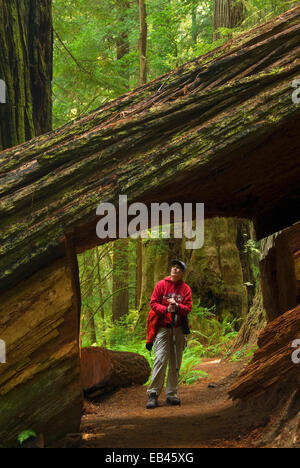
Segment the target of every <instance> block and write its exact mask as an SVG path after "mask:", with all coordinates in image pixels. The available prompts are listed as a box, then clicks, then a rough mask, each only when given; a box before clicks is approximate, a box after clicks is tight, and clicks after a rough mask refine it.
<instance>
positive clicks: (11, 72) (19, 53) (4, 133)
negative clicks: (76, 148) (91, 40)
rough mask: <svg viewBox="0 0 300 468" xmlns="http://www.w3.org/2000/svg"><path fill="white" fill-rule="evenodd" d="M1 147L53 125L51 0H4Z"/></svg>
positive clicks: (0, 63)
mask: <svg viewBox="0 0 300 468" xmlns="http://www.w3.org/2000/svg"><path fill="white" fill-rule="evenodd" d="M0 18H1V21H0V78H1V79H3V80H4V81H5V83H6V93H7V96H6V103H5V104H0V122H1V126H0V149H1V148H10V147H12V146H15V145H17V144H19V143H22V142H24V141H25V140H29V139H31V138H33V137H34V136H37V135H41V134H42V133H45V132H48V131H49V130H51V128H52V127H51V126H52V100H51V80H52V16H51V0H43V1H39V0H10V1H9V2H8V1H6V0H0Z"/></svg>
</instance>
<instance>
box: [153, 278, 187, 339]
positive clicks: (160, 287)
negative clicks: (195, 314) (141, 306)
mask: <svg viewBox="0 0 300 468" xmlns="http://www.w3.org/2000/svg"><path fill="white" fill-rule="evenodd" d="M166 297H170V298H171V297H174V299H175V301H176V302H177V303H178V308H177V314H178V319H177V324H176V327H180V326H181V325H182V321H181V317H182V316H185V317H187V315H188V313H189V312H190V311H191V308H192V291H191V288H190V287H189V286H188V285H187V284H186V283H184V282H183V281H178V282H177V283H175V282H174V281H172V280H171V277H170V276H167V277H166V278H164V279H163V280H161V281H159V282H158V283H157V285H156V286H155V288H154V291H153V294H152V297H151V300H150V307H151V310H150V312H149V315H148V321H147V343H150V342H152V341H154V339H155V336H156V333H157V330H158V328H159V327H166V326H167V325H168V324H171V323H172V315H171V312H168V311H167V307H168V302H167V300H166V299H165V298H166Z"/></svg>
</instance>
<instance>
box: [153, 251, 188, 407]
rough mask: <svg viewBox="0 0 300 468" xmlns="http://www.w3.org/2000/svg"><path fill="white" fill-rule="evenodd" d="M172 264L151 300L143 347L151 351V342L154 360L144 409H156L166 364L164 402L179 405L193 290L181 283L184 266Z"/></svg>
mask: <svg viewBox="0 0 300 468" xmlns="http://www.w3.org/2000/svg"><path fill="white" fill-rule="evenodd" d="M171 264H172V268H171V275H170V276H168V277H166V278H164V279H163V280H161V281H159V282H158V283H157V285H156V286H155V288H154V291H153V294H152V297H151V301H150V306H151V311H150V312H149V317H148V329H147V331H148V337H147V343H146V348H147V349H149V350H151V348H152V345H153V342H154V353H155V361H154V365H153V371H152V379H151V383H150V386H149V388H148V390H147V394H148V398H149V401H148V403H147V405H146V408H147V409H152V408H156V407H157V406H158V397H159V395H160V393H161V391H162V388H163V384H164V380H165V375H166V368H167V364H168V362H169V371H168V379H167V387H166V403H167V404H168V405H180V403H181V402H180V399H179V398H178V396H177V392H178V382H179V369H180V366H181V359H182V353H183V349H184V343H185V339H184V335H185V334H188V333H189V328H188V323H187V315H188V314H189V312H190V311H191V308H192V291H191V288H190V287H189V286H188V285H187V284H186V283H184V281H183V276H184V273H185V271H186V268H187V267H186V265H185V263H183V262H182V261H181V260H177V259H176V260H172V262H171Z"/></svg>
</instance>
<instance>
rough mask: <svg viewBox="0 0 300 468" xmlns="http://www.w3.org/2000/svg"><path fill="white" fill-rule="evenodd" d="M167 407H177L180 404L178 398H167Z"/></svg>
mask: <svg viewBox="0 0 300 468" xmlns="http://www.w3.org/2000/svg"><path fill="white" fill-rule="evenodd" d="M166 402H167V405H172V406H179V405H180V404H181V401H180V398H178V397H176V396H169V397H167V399H166Z"/></svg>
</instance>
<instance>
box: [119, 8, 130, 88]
mask: <svg viewBox="0 0 300 468" xmlns="http://www.w3.org/2000/svg"><path fill="white" fill-rule="evenodd" d="M129 7H130V4H129V2H128V1H124V0H121V1H120V0H117V1H116V8H117V12H118V15H117V16H118V24H119V25H120V27H121V30H120V34H119V35H118V37H117V41H116V48H117V60H121V59H122V58H123V57H124V56H125V55H126V54H128V53H129V38H128V27H127V23H126V16H127V14H128V9H129ZM121 76H122V77H123V78H124V85H125V88H126V90H128V89H129V70H128V67H127V66H123V67H122V72H121Z"/></svg>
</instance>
